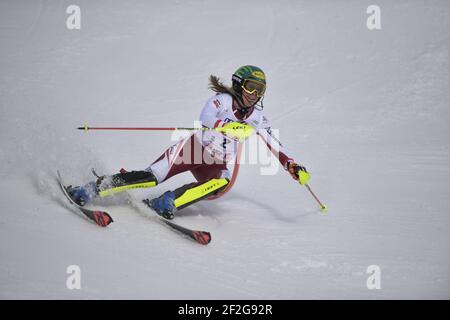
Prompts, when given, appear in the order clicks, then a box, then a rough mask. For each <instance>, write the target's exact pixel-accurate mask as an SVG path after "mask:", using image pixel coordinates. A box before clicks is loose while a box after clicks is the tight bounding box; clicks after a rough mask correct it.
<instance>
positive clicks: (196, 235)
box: [142, 199, 211, 245]
mask: <svg viewBox="0 0 450 320" xmlns="http://www.w3.org/2000/svg"><path fill="white" fill-rule="evenodd" d="M142 202H144V203H145V204H146V205H147V206H148V207H149V209H151V210H152V212H153V213H155V214H156V216H157V217H158V218H159V220H160V221H162V222H164V223H165V224H166V225H168V226H169V227H171V228H172V229H174V230H176V231H179V232H181V233H182V234H184V235H186V236H188V237H189V238H191V239H192V240H194V241H196V242H198V243H199V244H203V245H207V244H208V243H210V242H211V234H210V233H209V232H208V231H200V230H192V229H188V228H186V227H182V226H180V225H179V224H176V223H174V222H172V221H170V220H167V219H166V218H164V217H161V216H160V215H159V214H158V213H156V211H154V210H153V208H152V207H151V206H150V200H148V199H144V200H142Z"/></svg>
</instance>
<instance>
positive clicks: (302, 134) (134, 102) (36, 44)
mask: <svg viewBox="0 0 450 320" xmlns="http://www.w3.org/2000/svg"><path fill="white" fill-rule="evenodd" d="M71 4H76V5H78V6H79V7H80V8H81V29H80V30H69V29H68V28H67V27H66V20H67V18H68V17H69V14H68V13H66V8H67V7H68V6H69V5H71ZM372 4H376V5H378V6H379V7H380V9H381V30H369V29H368V28H367V26H366V21H367V18H368V17H369V14H367V13H366V9H367V7H368V6H369V5H372ZM449 58H450V2H449V1H379V0H377V1H372V0H371V1H365V0H363V1H331V0H330V1H287V0H285V1H256V0H254V1H218V0H214V1H200V0H198V1H118V0H117V1H87V0H76V1H13V0H8V1H5V0H3V1H1V2H0V119H1V123H0V145H1V153H0V160H1V166H0V178H1V179H0V203H1V213H0V298H2V299H51V298H52V299H53V298H56V299H135V298H137V299H403V298H404V299H417V298H425V299H429V298H438V299H448V298H450V276H449V271H450V270H449V263H450V250H449V241H450V233H449V231H450V228H449V227H450V191H449V180H450V141H449V135H450V129H449V121H450V106H449V101H450V90H449V89H450V63H449ZM245 64H253V65H257V66H259V67H261V68H262V69H263V70H264V71H265V72H266V75H267V81H268V88H267V93H266V97H265V100H264V103H265V111H266V114H267V116H268V117H269V118H270V119H271V121H272V124H273V127H274V128H278V129H280V138H281V140H282V142H283V143H284V144H285V145H286V147H287V148H288V149H289V150H290V153H291V154H292V155H293V156H294V157H295V158H296V160H297V161H299V162H301V163H302V164H304V165H305V166H306V168H307V169H308V170H309V171H310V173H311V176H312V178H311V182H310V185H311V187H312V189H313V190H314V191H315V192H316V193H317V195H318V196H319V198H320V199H321V200H322V201H323V202H324V203H326V204H327V205H328V207H329V212H328V214H327V215H324V214H321V213H320V211H319V210H318V206H317V204H316V203H315V201H314V199H313V198H312V197H311V195H310V194H309V193H308V192H307V190H306V189H305V188H304V187H301V186H299V185H298V184H297V183H295V181H293V180H292V179H291V178H290V176H289V175H288V174H287V173H286V172H284V171H283V170H282V168H281V167H280V168H279V172H278V174H276V175H261V174H260V169H261V165H255V164H253V165H242V166H241V170H240V174H239V177H238V180H237V182H236V184H235V186H234V188H233V189H232V191H231V192H230V193H228V194H227V195H226V196H224V197H222V198H221V199H219V200H216V201H203V202H199V203H197V204H194V205H192V206H191V207H189V208H186V209H185V210H183V211H180V212H179V213H178V216H177V218H176V220H175V221H176V222H178V223H180V224H182V225H184V226H187V227H191V228H197V229H204V230H208V231H210V232H211V234H212V242H211V243H210V244H209V245H208V246H201V245H198V244H196V243H195V242H192V241H189V240H187V239H184V238H183V237H182V236H180V235H179V234H177V233H174V232H172V231H171V230H169V229H167V228H166V227H164V226H162V225H160V224H158V223H155V221H154V219H153V218H151V216H152V213H151V212H149V213H148V215H149V216H150V217H149V216H147V215H146V214H144V213H142V212H138V211H136V210H134V209H132V208H130V207H129V206H127V205H126V203H125V201H124V199H123V197H122V198H121V197H118V198H117V199H110V200H106V201H103V202H102V203H101V204H100V205H101V206H102V208H104V209H106V210H108V211H109V212H110V213H111V215H112V216H113V217H114V219H115V222H114V223H113V224H111V225H110V226H109V227H108V228H105V229H102V228H99V227H98V226H96V225H95V224H93V223H91V222H89V221H87V220H86V219H84V218H82V217H80V216H78V215H76V214H74V212H73V211H70V209H69V208H68V206H67V205H66V204H65V203H66V202H65V199H64V197H63V195H62V194H61V192H60V190H59V188H58V186H57V184H56V182H55V172H56V170H57V169H59V170H61V172H62V174H63V176H64V179H65V180H66V182H67V183H70V184H81V183H85V182H87V181H89V180H90V179H92V175H91V173H90V169H91V168H92V167H95V168H96V169H97V170H98V171H99V172H101V173H115V172H117V171H118V170H119V169H120V168H121V167H124V168H127V169H136V170H138V169H143V168H145V167H147V166H148V165H149V164H150V163H151V162H153V161H154V160H155V159H156V158H157V157H158V156H159V155H160V154H161V153H162V152H163V151H164V150H165V148H166V147H168V146H169V145H170V144H172V143H173V141H171V134H170V132H145V131H144V132H113V131H109V132H88V133H85V132H82V131H79V130H76V127H78V126H80V125H83V124H84V123H87V124H89V125H92V126H192V125H193V121H194V120H197V119H198V116H199V113H200V110H201V108H202V107H203V105H204V103H205V102H206V100H207V99H208V98H209V97H210V96H211V95H212V94H213V92H212V91H210V90H209V89H208V83H207V80H208V76H209V75H210V74H215V75H218V76H220V77H221V78H222V79H223V80H224V81H225V82H226V83H227V84H230V81H231V74H232V73H233V72H234V71H235V70H236V69H237V68H238V67H239V66H241V65H245ZM190 181H193V177H192V176H191V175H190V173H186V174H182V175H179V176H176V177H174V178H172V179H171V180H170V181H168V182H166V183H164V184H161V185H159V186H157V187H156V188H153V189H149V190H138V191H133V192H130V193H132V194H133V196H135V197H136V198H137V199H143V198H145V197H154V196H158V195H159V194H161V193H163V192H164V191H166V190H169V189H174V188H176V187H178V186H181V185H182V184H184V183H187V182H190ZM69 265H78V266H79V267H80V268H81V286H82V287H81V289H80V290H68V289H67V287H66V280H67V278H68V277H69V275H68V274H67V273H66V269H67V267H68V266H69ZM370 265H377V266H379V267H380V270H381V289H378V290H376V289H375V290H369V289H368V288H367V286H366V281H367V278H368V277H369V276H370V274H367V273H366V270H367V267H368V266H370Z"/></svg>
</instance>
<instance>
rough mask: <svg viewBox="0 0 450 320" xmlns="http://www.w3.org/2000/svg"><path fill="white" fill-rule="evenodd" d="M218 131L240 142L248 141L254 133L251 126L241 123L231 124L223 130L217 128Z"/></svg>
mask: <svg viewBox="0 0 450 320" xmlns="http://www.w3.org/2000/svg"><path fill="white" fill-rule="evenodd" d="M216 130H217V131H219V132H222V133H224V134H225V135H227V136H229V137H231V138H233V139H236V140H239V141H240V142H242V141H244V140H246V139H247V138H248V137H250V136H251V135H252V134H253V132H254V128H253V127H252V126H251V125H249V124H246V123H240V122H229V123H226V124H225V125H224V126H223V127H221V128H216Z"/></svg>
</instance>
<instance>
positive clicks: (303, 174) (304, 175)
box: [287, 162, 310, 186]
mask: <svg viewBox="0 0 450 320" xmlns="http://www.w3.org/2000/svg"><path fill="white" fill-rule="evenodd" d="M287 170H288V171H289V173H290V174H291V176H292V178H293V179H295V180H297V181H298V182H299V183H300V184H301V185H302V186H304V185H305V184H307V183H308V181H309V179H310V175H309V173H308V171H306V168H305V167H304V166H302V165H299V164H297V163H295V162H288V163H287Z"/></svg>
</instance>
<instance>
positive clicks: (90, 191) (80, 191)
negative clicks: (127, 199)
mask: <svg viewBox="0 0 450 320" xmlns="http://www.w3.org/2000/svg"><path fill="white" fill-rule="evenodd" d="M157 184H158V180H157V179H156V177H155V176H154V175H153V173H152V172H151V171H129V172H120V173H117V174H114V175H112V176H102V177H100V178H98V179H97V181H91V182H89V183H88V184H86V185H84V186H80V187H71V186H69V188H68V192H69V195H70V196H71V197H72V199H73V200H74V201H75V202H76V203H77V204H79V205H81V206H83V205H85V204H86V203H89V202H91V201H92V200H93V199H94V198H95V197H96V196H100V197H106V196H110V195H113V194H115V193H118V192H122V191H125V190H129V189H136V188H151V187H154V186H156V185H157Z"/></svg>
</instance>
